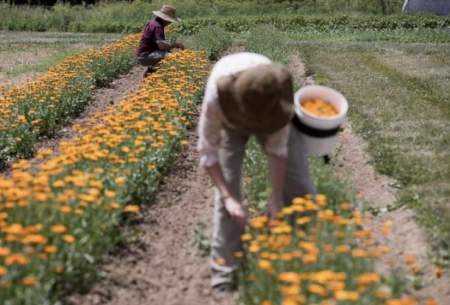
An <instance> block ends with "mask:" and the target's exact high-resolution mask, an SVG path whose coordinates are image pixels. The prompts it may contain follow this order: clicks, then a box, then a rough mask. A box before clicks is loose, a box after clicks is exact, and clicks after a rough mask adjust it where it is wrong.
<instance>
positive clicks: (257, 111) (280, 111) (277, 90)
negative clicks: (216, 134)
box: [217, 64, 294, 134]
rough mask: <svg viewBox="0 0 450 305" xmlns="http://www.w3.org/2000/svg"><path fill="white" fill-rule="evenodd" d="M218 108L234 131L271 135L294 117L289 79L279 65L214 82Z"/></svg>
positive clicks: (287, 74)
mask: <svg viewBox="0 0 450 305" xmlns="http://www.w3.org/2000/svg"><path fill="white" fill-rule="evenodd" d="M217 88H218V95H219V104H220V107H221V109H222V111H223V113H224V115H225V118H226V119H227V121H228V122H229V123H231V125H233V127H235V128H237V129H240V130H243V131H246V132H249V133H254V134H270V133H273V132H275V131H277V130H278V129H280V128H282V127H284V126H285V125H286V124H287V123H288V122H289V121H290V120H291V118H292V116H293V115H294V101H293V95H294V94H293V86H292V76H291V74H290V73H289V71H288V70H287V69H286V67H284V66H282V65H279V64H264V65H258V66H256V67H253V68H250V69H247V70H245V71H243V72H240V73H238V74H234V75H230V76H224V77H221V78H219V79H218V81H217Z"/></svg>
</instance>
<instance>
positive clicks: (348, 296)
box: [334, 290, 359, 301]
mask: <svg viewBox="0 0 450 305" xmlns="http://www.w3.org/2000/svg"><path fill="white" fill-rule="evenodd" d="M334 296H335V298H336V300H338V301H358V300H359V293H358V292H356V291H345V290H340V291H336V292H335V293H334Z"/></svg>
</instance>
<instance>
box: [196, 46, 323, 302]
mask: <svg viewBox="0 0 450 305" xmlns="http://www.w3.org/2000/svg"><path fill="white" fill-rule="evenodd" d="M293 115H294V105H293V84H292V77H291V75H290V73H289V72H288V70H287V69H286V67H284V66H282V65H279V64H274V63H272V61H271V60H270V59H268V58H267V57H265V56H263V55H259V54H255V53H247V52H243V53H236V54H232V55H228V56H225V57H223V58H222V59H221V60H219V61H218V62H217V63H216V65H215V66H214V68H213V70H212V71H211V74H210V76H209V79H208V82H207V85H206V91H205V95H204V98H203V103H202V109H201V115H200V122H199V130H198V131H199V140H198V150H199V153H200V167H202V168H204V169H206V171H207V172H208V174H209V175H210V177H211V178H212V181H213V183H214V185H215V188H216V192H215V198H214V215H213V237H212V243H211V246H212V249H211V261H210V268H211V271H212V282H211V284H212V286H213V291H214V293H215V295H216V296H218V297H222V296H226V295H228V294H229V292H231V291H232V290H233V289H235V288H236V287H235V286H236V283H235V279H234V273H235V271H236V269H237V266H238V263H237V260H236V258H235V257H234V253H235V252H236V251H240V250H241V240H240V237H241V235H242V234H243V233H244V228H245V224H246V221H247V215H248V212H247V209H246V207H245V206H244V205H243V202H242V201H243V198H242V195H241V176H242V163H243V159H244V156H245V146H246V143H247V141H248V139H249V136H256V139H257V140H258V142H259V143H260V144H261V146H262V147H263V149H264V151H265V153H266V155H267V158H268V166H269V174H270V181H271V188H272V193H271V196H270V198H269V202H268V205H267V214H268V216H269V217H272V218H274V217H276V215H277V213H278V212H279V211H280V210H281V209H282V208H283V206H284V204H287V203H290V202H292V199H294V198H295V197H298V196H303V195H306V194H314V193H315V188H314V185H313V184H312V182H311V179H310V176H309V169H308V163H307V159H306V155H305V151H304V145H303V144H302V143H301V142H299V141H301V137H299V135H298V131H297V130H295V127H294V126H293V124H292V123H291V119H292V117H293Z"/></svg>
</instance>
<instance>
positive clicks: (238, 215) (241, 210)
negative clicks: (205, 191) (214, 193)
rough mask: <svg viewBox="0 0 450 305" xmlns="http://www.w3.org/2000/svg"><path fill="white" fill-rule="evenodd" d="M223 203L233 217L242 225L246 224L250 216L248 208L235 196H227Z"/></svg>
mask: <svg viewBox="0 0 450 305" xmlns="http://www.w3.org/2000/svg"><path fill="white" fill-rule="evenodd" d="M223 204H224V206H225V209H226V210H227V212H228V213H229V214H230V216H231V218H233V219H234V220H235V221H236V222H238V223H239V224H240V225H242V226H245V224H246V222H247V218H248V211H247V209H246V208H245V207H244V206H243V205H242V204H241V203H240V202H238V201H237V200H236V199H234V198H233V197H225V198H224V202H223Z"/></svg>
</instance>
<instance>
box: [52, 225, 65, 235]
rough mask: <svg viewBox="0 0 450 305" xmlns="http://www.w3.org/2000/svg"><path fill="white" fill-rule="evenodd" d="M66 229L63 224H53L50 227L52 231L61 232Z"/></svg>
mask: <svg viewBox="0 0 450 305" xmlns="http://www.w3.org/2000/svg"><path fill="white" fill-rule="evenodd" d="M66 231H67V228H66V226H64V225H53V226H51V227H50V232H52V233H56V234H61V233H64V232H66Z"/></svg>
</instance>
